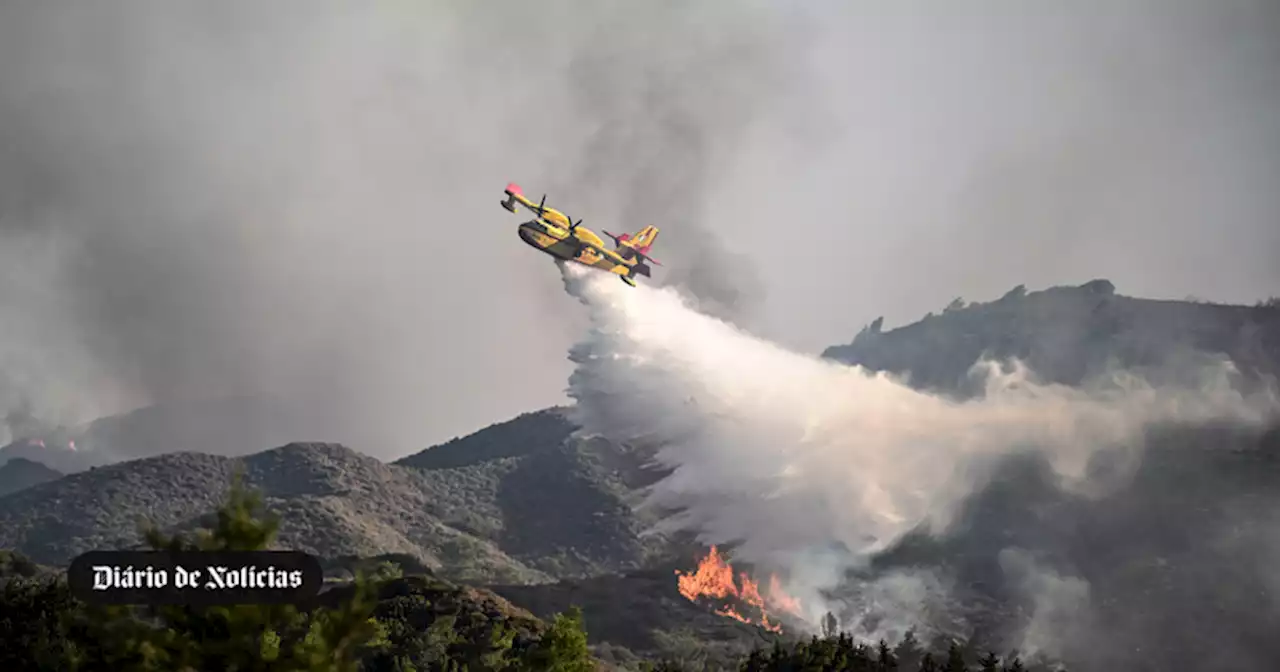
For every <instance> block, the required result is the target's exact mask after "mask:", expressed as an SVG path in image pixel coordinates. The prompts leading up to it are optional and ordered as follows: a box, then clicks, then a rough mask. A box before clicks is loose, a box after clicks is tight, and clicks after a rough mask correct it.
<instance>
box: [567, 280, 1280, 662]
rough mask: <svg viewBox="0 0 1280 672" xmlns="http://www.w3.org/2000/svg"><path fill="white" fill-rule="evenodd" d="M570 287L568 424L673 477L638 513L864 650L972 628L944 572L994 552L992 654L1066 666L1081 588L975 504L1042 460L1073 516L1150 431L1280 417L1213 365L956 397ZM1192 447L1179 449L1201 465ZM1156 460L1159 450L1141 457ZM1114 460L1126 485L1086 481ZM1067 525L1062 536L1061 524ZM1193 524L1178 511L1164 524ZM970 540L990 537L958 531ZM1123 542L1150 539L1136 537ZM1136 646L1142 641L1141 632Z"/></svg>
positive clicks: (953, 581) (1065, 539) (1002, 376)
mask: <svg viewBox="0 0 1280 672" xmlns="http://www.w3.org/2000/svg"><path fill="white" fill-rule="evenodd" d="M565 272H566V286H567V288H568V289H569V291H570V292H571V293H572V294H573V295H574V296H576V297H578V298H579V299H580V300H581V301H582V302H583V303H584V304H585V305H586V306H587V313H588V315H589V318H590V322H591V331H590V334H589V335H588V336H587V337H586V338H584V340H583V341H582V342H580V343H579V344H578V345H577V346H575V348H574V350H573V359H574V361H575V362H576V363H577V369H576V370H575V372H574V373H573V375H572V377H571V378H570V395H571V396H572V397H573V398H574V399H575V400H576V402H577V404H576V406H575V407H574V409H575V416H574V417H575V420H576V421H578V422H579V423H580V424H581V426H582V431H583V432H584V433H586V434H589V435H590V434H598V435H602V436H604V437H607V438H609V439H611V440H614V441H619V442H630V443H638V444H642V445H653V446H659V449H658V451H657V453H656V458H655V459H656V460H657V462H658V463H659V464H660V465H661V466H662V467H664V468H666V469H669V470H670V475H668V476H666V477H665V478H663V479H662V480H661V481H660V482H658V483H657V484H656V485H654V486H653V487H652V489H651V491H650V492H649V494H648V497H647V499H646V506H650V507H655V508H656V509H657V510H659V511H675V512H678V513H675V514H674V515H670V516H669V517H667V518H666V519H665V521H664V523H663V525H664V528H663V529H667V530H682V531H688V532H693V533H696V534H697V535H698V537H699V539H700V540H702V541H704V542H706V543H708V544H721V545H724V544H733V545H735V557H736V558H737V559H739V560H742V561H745V562H748V563H752V564H754V565H756V566H757V567H763V568H768V569H773V570H779V571H780V572H781V573H782V574H784V575H785V576H787V577H788V578H787V579H786V581H785V587H786V589H787V592H788V593H789V594H791V595H794V596H796V597H799V598H800V599H801V601H802V602H803V604H804V607H805V611H806V614H807V618H808V619H809V621H810V623H814V624H816V623H818V622H819V618H820V617H821V615H822V614H823V613H824V612H825V611H828V610H830V611H834V612H836V613H839V614H842V615H843V616H844V617H845V622H846V624H847V625H849V626H851V627H853V628H854V629H855V630H856V631H857V632H858V633H860V634H861V635H863V636H866V637H868V638H870V639H871V640H872V641H874V640H875V639H876V638H878V637H880V636H886V637H895V636H900V635H901V634H902V633H903V632H904V631H905V629H906V628H907V627H910V626H911V625H912V624H916V625H918V626H920V627H923V628H935V630H934V632H935V633H942V634H963V635H967V634H969V633H971V632H972V629H973V628H975V627H978V624H979V623H981V619H979V618H976V617H974V616H973V615H972V614H968V613H966V611H965V607H964V606H963V605H964V604H965V603H966V602H968V601H969V599H968V598H973V597H983V596H982V595H976V596H975V595H972V591H971V590H970V589H969V588H968V587H967V586H971V585H980V584H981V583H982V582H985V583H987V584H988V585H992V584H993V581H992V576H991V575H990V573H989V572H988V573H987V574H986V575H985V576H980V575H979V572H978V571H977V570H976V569H974V570H973V572H972V573H971V574H970V575H962V574H957V573H956V572H955V571H953V570H955V568H961V569H968V568H970V565H972V564H974V563H976V562H977V561H976V560H975V558H988V557H989V558H993V559H994V561H995V562H996V563H997V567H998V573H999V575H998V576H997V577H996V578H997V579H999V583H1003V584H1005V585H1007V586H1008V587H1009V590H1010V591H1011V592H1010V593H1009V594H1007V595H1003V596H1000V595H996V596H995V597H1004V598H1006V601H1018V600H1025V601H1026V602H1027V606H1026V612H1027V613H1028V614H1030V616H1031V618H1030V620H1029V622H1026V623H1022V624H1019V625H1018V626H1017V627H1018V632H1020V633H1021V635H1020V636H1018V637H1014V638H1013V639H1010V636H1009V634H1008V633H1007V632H1006V633H1005V635H1004V636H1003V638H1002V639H1001V640H1000V642H999V643H1001V644H1004V643H1009V644H1010V645H1011V646H1016V647H1017V648H1019V649H1020V650H1022V651H1023V652H1027V653H1035V654H1039V655H1044V656H1060V655H1064V654H1066V653H1071V654H1073V655H1077V656H1078V654H1079V653H1080V652H1081V651H1083V650H1086V649H1085V648H1083V647H1081V646H1080V642H1081V641H1085V640H1086V639H1087V638H1086V637H1085V636H1084V635H1080V634H1078V633H1088V634H1089V635H1090V636H1097V632H1096V631H1095V630H1094V629H1092V628H1090V627H1089V625H1088V619H1089V618H1090V614H1091V609H1090V607H1092V603H1091V602H1090V598H1091V597H1092V596H1091V595H1090V590H1089V587H1090V584H1089V582H1088V581H1087V580H1086V579H1083V578H1081V577H1080V576H1078V575H1076V574H1075V573H1073V572H1070V571H1063V572H1059V571H1058V570H1057V568H1055V567H1054V566H1052V565H1045V564H1043V563H1041V562H1040V561H1039V559H1038V558H1037V557H1035V556H1034V555H1029V554H1027V553H1024V552H1022V551H1021V549H1019V548H1017V547H1016V546H1014V545H1011V544H1010V543H1009V541H1008V540H1004V539H1002V538H1001V537H1000V536H999V535H1000V530H1001V529H1006V528H1002V527H1001V523H1000V521H1002V520H1006V519H1005V518H1001V517H999V516H996V515H995V514H992V513H991V512H990V511H987V510H983V509H974V508H973V506H972V502H973V501H974V498H975V497H977V496H978V495H980V494H983V493H985V492H987V490H988V486H989V485H990V484H993V483H994V482H996V481H998V480H1001V479H1002V478H1004V471H1005V464H1006V463H1007V462H1008V461H1009V460H1011V459H1015V458H1016V459H1023V460H1027V459H1033V460H1037V461H1039V462H1042V463H1043V464H1044V470H1045V471H1044V475H1043V476H1041V477H1040V479H1039V480H1038V481H1036V482H1037V483H1039V487H1040V488H1041V490H1042V492H1052V493H1059V495H1060V496H1061V497H1062V498H1064V499H1065V500H1066V501H1069V502H1080V503H1083V504H1081V506H1085V505H1089V504H1091V503H1097V502H1103V503H1105V502H1108V501H1112V500H1115V501H1121V502H1123V501H1125V497H1126V496H1127V492H1128V490H1129V487H1130V483H1131V482H1132V481H1133V470H1132V469H1131V468H1129V467H1127V465H1130V464H1136V463H1143V462H1145V461H1148V460H1152V459H1154V458H1151V457H1144V454H1143V451H1144V445H1145V444H1146V442H1147V441H1148V440H1149V438H1150V436H1152V434H1153V432H1154V431H1155V430H1157V429H1159V428H1161V427H1164V426H1166V425H1168V424H1169V423H1177V424H1179V425H1186V426H1191V427H1202V426H1209V425H1213V424H1215V423H1218V424H1225V425H1227V426H1239V427H1245V428H1251V430H1249V431H1256V429H1257V428H1259V427H1263V426H1264V425H1265V423H1266V422H1269V421H1273V420H1274V418H1275V417H1276V414H1277V412H1278V411H1280V405H1278V404H1277V398H1276V396H1275V393H1274V390H1263V391H1261V392H1257V393H1244V392H1241V391H1239V390H1237V389H1236V388H1234V387H1233V386H1232V383H1231V381H1232V379H1233V378H1234V375H1233V374H1234V372H1233V369H1232V368H1231V367H1230V366H1229V365H1228V364H1225V363H1220V364H1219V365H1217V366H1213V367H1209V368H1204V369H1202V370H1201V371H1200V374H1199V376H1197V378H1196V379H1195V381H1194V384H1193V385H1155V384H1151V383H1149V382H1147V381H1145V380H1142V379H1139V378H1137V377H1135V376H1132V375H1127V374H1123V373H1121V372H1117V373H1114V374H1113V375H1111V376H1108V377H1107V378H1106V379H1103V380H1097V381H1092V382H1090V383H1089V384H1086V385H1085V386H1083V387H1078V388H1077V387H1067V386H1064V385H1058V384H1047V383H1040V382H1037V381H1036V380H1035V377H1034V375H1033V373H1032V372H1030V371H1028V370H1026V369H1025V368H1024V367H1021V366H1018V365H1017V364H1016V363H1014V365H1012V366H1008V367H996V366H987V367H984V368H983V370H984V371H985V380H986V385H985V389H984V390H983V391H982V394H981V395H979V397H977V398H975V399H972V400H969V401H963V402H962V401H955V400H952V399H948V398H946V397H942V396H937V395H934V394H930V393H926V392H922V391H918V390H914V389H912V388H910V387H908V386H907V385H906V384H904V383H903V382H901V381H899V380H897V379H895V378H894V377H891V376H888V375H885V374H876V373H872V372H869V371H866V370H863V369H861V368H859V367H848V366H844V365H841V364H837V363H834V362H830V361H824V360H819V359H815V358H812V357H809V356H806V355H801V354H797V353H794V352H790V351H788V350H786V349H784V348H781V347H778V346H777V345H775V344H773V343H770V342H767V341H764V340H761V339H758V338H756V337H753V336H750V335H748V334H746V333H744V332H742V331H740V330H738V329H736V328H734V327H733V326H732V325H730V324H728V323H726V322H723V321H720V320H717V319H715V318H713V317H710V316H707V315H703V314H701V313H698V312H696V311H695V310H693V309H692V308H691V307H690V306H689V305H688V304H687V303H685V302H684V301H682V300H681V299H680V297H679V296H678V295H677V294H675V293H674V292H672V291H670V290H659V289H651V288H647V287H641V288H636V289H634V290H632V289H628V288H626V287H623V286H621V285H618V286H615V284H616V283H613V282H609V281H608V279H607V278H601V277H598V276H597V275H595V274H592V273H590V272H589V271H579V270H577V269H575V268H572V267H571V268H567V269H566V270H565ZM1182 379H1183V380H1185V376H1184V377H1182ZM1183 431H1185V430H1183ZM1166 443H1167V442H1166ZM1191 445H1192V448H1193V452H1192V454H1196V452H1195V451H1199V450H1201V445H1198V444H1196V443H1192V444H1191ZM1167 448H1168V446H1167V445H1165V443H1161V442H1154V443H1153V444H1152V446H1151V447H1147V448H1146V449H1147V450H1150V451H1157V449H1159V451H1165V450H1166V449H1167ZM1158 456H1160V457H1163V454H1162V453H1161V454H1160V455H1158ZM1174 457H1175V459H1176V458H1178V457H1179V455H1178V454H1177V453H1175V454H1174ZM1108 463H1109V464H1112V465H1118V467H1117V468H1119V469H1120V471H1121V472H1122V473H1120V474H1117V473H1114V472H1115V470H1114V469H1113V470H1112V471H1111V473H1108V472H1107V471H1102V472H1099V465H1100V464H1102V465H1105V464H1108ZM1125 474H1128V477H1124V475H1125ZM1138 501H1149V500H1144V499H1143V498H1139V500H1138ZM1026 505H1027V506H1031V503H1027V504H1026ZM1014 506H1015V507H1016V506H1017V505H1014ZM1099 506H1105V504H1100V505H1099ZM1130 506H1132V505H1130ZM1012 510H1013V511H1020V510H1023V509H1019V508H1014V509H1012ZM1030 510H1031V511H1032V512H1037V511H1038V509H1036V508H1034V507H1032V508H1031V509H1030ZM1050 513H1052V510H1051V512H1050ZM1045 515H1050V514H1045ZM1060 515H1063V516H1065V520H1064V521H1062V522H1061V523H1060V524H1061V525H1067V524H1069V521H1070V520H1072V517H1071V514H1069V513H1064V514H1060ZM1190 520H1191V517H1190V516H1189V515H1182V516H1180V517H1179V518H1178V521H1180V522H1179V523H1177V524H1183V525H1190V524H1191V523H1190ZM1040 522H1041V523H1044V524H1046V525H1047V523H1046V522H1045V519H1043V518H1042V519H1040ZM1081 525H1082V526H1083V525H1084V523H1083V522H1082V523H1081ZM974 528H980V529H982V530H985V532H984V533H983V534H980V535H972V534H968V531H969V530H972V529H974ZM1018 528H1020V526H1019V525H1012V524H1009V525H1008V527H1007V529H1018ZM1044 529H1045V531H1046V532H1047V533H1048V534H1049V535H1050V536H1049V542H1048V543H1046V542H1045V541H1043V540H1036V544H1037V546H1038V548H1036V550H1045V548H1047V549H1048V550H1051V551H1053V550H1056V551H1057V553H1056V554H1052V557H1051V559H1052V560H1054V561H1062V560H1078V559H1079V556H1078V553H1077V552H1084V553H1088V552H1089V551H1088V550H1087V546H1086V547H1085V548H1084V549H1079V548H1078V547H1076V546H1075V545H1074V544H1073V541H1072V538H1071V536H1070V532H1069V530H1066V529H1058V528H1054V527H1047V528H1044ZM919 534H924V535H925V536H926V538H934V537H936V538H938V539H944V540H947V539H953V540H958V541H955V543H954V545H953V546H950V547H947V548H948V549H949V550H950V551H951V552H948V553H942V554H938V555H932V556H929V555H918V556H912V557H917V560H919V561H918V562H907V561H905V560H903V559H902V558H901V557H900V558H899V560H898V561H897V562H894V561H893V558H892V556H893V554H894V553H895V552H896V553H899V554H901V553H902V549H903V544H904V543H905V542H906V541H907V540H909V539H910V538H911V536H912V535H919ZM1127 534H1129V535H1133V537H1134V538H1135V539H1145V540H1148V541H1152V543H1155V542H1154V540H1155V539H1157V538H1158V536H1157V535H1154V534H1152V533H1151V532H1150V530H1149V529H1148V530H1144V529H1141V528H1137V527H1135V528H1130V529H1128V530H1127ZM965 544H969V545H968V546H966V545H965ZM1039 547H1045V548H1039ZM1124 548H1125V549H1126V550H1125V551H1124V552H1120V551H1118V550H1117V549H1109V551H1108V552H1112V553H1116V554H1117V555H1120V556H1124V555H1131V554H1136V553H1139V548H1140V546H1139V547H1138V548H1135V547H1133V546H1125V547H1124ZM1259 548H1263V547H1259ZM1071 549H1076V550H1071ZM1092 552H1093V553H1101V552H1103V550H1102V549H1093V551H1092ZM908 554H909V555H910V553H908ZM1084 557H1087V555H1086V556H1084ZM1133 559H1135V560H1136V558H1133ZM1271 560H1273V561H1280V558H1271ZM886 562H888V563H889V564H887V565H886V564H885V563H886ZM877 567H884V568H885V571H883V572H879V571H877ZM1109 578H1110V580H1111V581H1114V580H1115V576H1111V577H1109ZM978 579H981V581H978ZM850 581H852V584H850ZM1108 587H1112V588H1115V586H1114V585H1113V584H1109V586H1108ZM1121 590H1123V589H1122V588H1118V590H1117V592H1120V591H1121ZM986 597H991V596H989V595H988V596H986ZM1010 597H1016V598H1017V600H1009V599H1008V598H1010ZM1106 597H1109V595H1106ZM1162 608H1167V605H1164V606H1162ZM1147 616H1148V617H1150V614H1148V615H1147ZM985 618H986V620H988V621H989V620H991V617H990V616H986V617H985ZM996 620H1000V619H998V618H997V619H996ZM1014 621H1015V622H1016V619H1014ZM1064 622H1065V624H1064ZM952 624H959V625H960V626H962V627H963V628H967V629H968V630H964V629H961V630H956V629H954V628H953V627H952ZM1007 625H1008V624H1006V626H1007ZM1135 641H1137V642H1141V643H1147V642H1150V641H1151V640H1150V639H1149V637H1147V636H1146V635H1145V634H1143V636H1141V637H1137V636H1136V634H1135ZM1107 643H1108V646H1109V647H1123V646H1125V644H1126V643H1125V641H1124V640H1123V639H1111V638H1108V642H1107ZM1090 644H1091V645H1094V646H1096V645H1097V642H1094V641H1092V640H1090Z"/></svg>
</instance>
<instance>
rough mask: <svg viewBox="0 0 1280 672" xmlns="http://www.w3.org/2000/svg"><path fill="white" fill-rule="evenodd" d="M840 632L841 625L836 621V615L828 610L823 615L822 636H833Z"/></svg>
mask: <svg viewBox="0 0 1280 672" xmlns="http://www.w3.org/2000/svg"><path fill="white" fill-rule="evenodd" d="M838 634H840V625H839V623H838V622H837V621H836V615H835V614H833V613H831V612H829V611H828V612H827V613H826V615H825V616H823V617H822V636H823V637H826V638H831V637H835V636H836V635H838Z"/></svg>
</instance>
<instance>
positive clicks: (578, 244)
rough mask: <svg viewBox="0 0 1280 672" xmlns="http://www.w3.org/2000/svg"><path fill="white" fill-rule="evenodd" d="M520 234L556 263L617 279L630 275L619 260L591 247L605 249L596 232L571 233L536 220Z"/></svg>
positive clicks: (529, 223) (525, 225)
mask: <svg viewBox="0 0 1280 672" xmlns="http://www.w3.org/2000/svg"><path fill="white" fill-rule="evenodd" d="M519 233H520V239H521V240H523V241H524V242H526V243H528V244H529V245H530V246H532V247H536V248H538V249H539V250H542V251H543V252H546V253H547V254H549V255H551V256H553V257H556V258H557V259H563V260H565V261H572V262H576V263H579V264H583V265H585V266H591V267H593V268H598V269H600V270H602V271H609V272H610V273H616V274H618V275H624V276H625V275H628V274H630V272H631V266H630V265H628V264H626V263H622V262H621V261H620V258H619V259H615V258H613V257H612V256H609V255H607V254H600V253H599V252H597V251H596V249H593V248H592V247H591V246H592V245H594V246H596V248H599V249H603V246H604V241H602V240H600V237H599V236H597V235H596V234H595V233H594V232H591V231H587V230H585V229H583V228H582V227H578V228H577V229H575V230H574V231H573V232H572V233H570V232H569V231H568V230H567V229H563V228H561V227H558V226H553V225H550V224H547V223H546V222H543V221H540V220H534V221H530V222H525V223H524V224H521V225H520V228H519ZM584 243H585V244H584Z"/></svg>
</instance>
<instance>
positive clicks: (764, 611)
mask: <svg viewBox="0 0 1280 672" xmlns="http://www.w3.org/2000/svg"><path fill="white" fill-rule="evenodd" d="M676 577H677V584H678V587H679V589H680V594H681V595H683V596H684V597H685V598H686V599H688V600H689V601H691V602H696V603H700V604H710V605H711V606H712V607H713V608H714V609H715V612H716V613H717V614H719V615H721V616H728V617H729V618H732V619H736V620H739V621H742V622H743V623H749V624H752V625H758V626H760V627H762V628H764V629H766V630H769V631H771V632H781V631H782V626H781V625H780V624H779V623H778V622H777V618H778V615H779V614H780V613H784V614H790V615H791V616H794V617H797V618H798V617H800V601H799V600H797V599H796V598H794V597H791V596H790V595H788V594H786V592H784V591H783V590H782V584H781V582H780V581H778V577H777V575H774V574H770V575H769V583H768V586H769V589H768V592H767V593H766V594H764V595H762V594H761V592H760V584H759V582H757V581H753V580H752V579H751V576H750V575H748V574H747V573H746V572H740V573H738V576H737V578H736V580H735V578H734V569H733V566H732V565H730V564H729V562H728V561H727V560H726V559H725V558H724V557H723V556H721V555H720V551H719V550H718V549H717V548H716V547H715V546H712V547H711V550H710V551H709V552H708V553H707V555H706V557H704V558H702V560H700V561H699V562H698V569H697V570H695V571H694V572H691V573H685V572H681V571H680V570H678V569H677V570H676ZM771 615H772V616H773V619H772V620H771V619H770V616H771Z"/></svg>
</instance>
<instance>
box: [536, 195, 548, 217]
mask: <svg viewBox="0 0 1280 672" xmlns="http://www.w3.org/2000/svg"><path fill="white" fill-rule="evenodd" d="M546 204H547V195H546V194H543V195H542V200H541V201H538V216H539V217H541V216H542V206H544V205H546Z"/></svg>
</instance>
